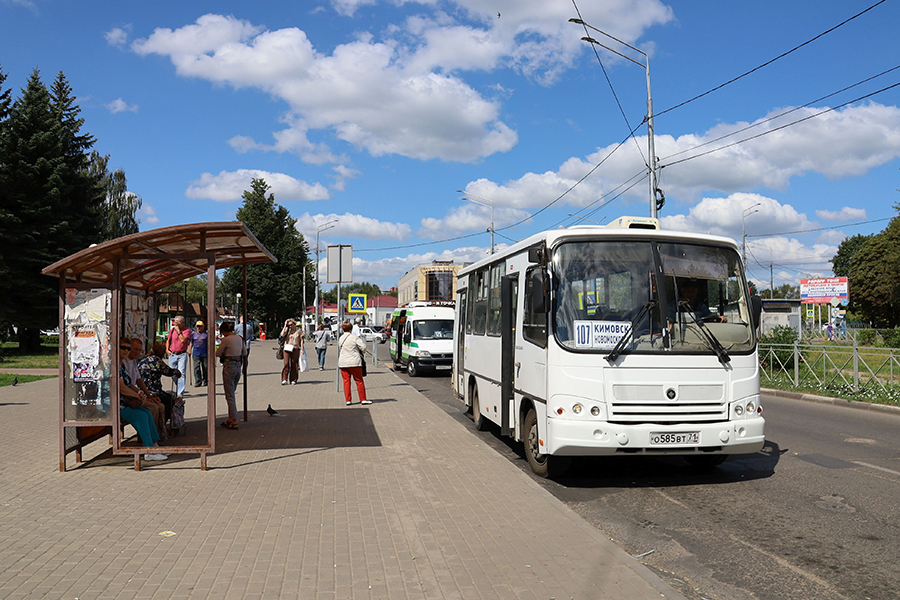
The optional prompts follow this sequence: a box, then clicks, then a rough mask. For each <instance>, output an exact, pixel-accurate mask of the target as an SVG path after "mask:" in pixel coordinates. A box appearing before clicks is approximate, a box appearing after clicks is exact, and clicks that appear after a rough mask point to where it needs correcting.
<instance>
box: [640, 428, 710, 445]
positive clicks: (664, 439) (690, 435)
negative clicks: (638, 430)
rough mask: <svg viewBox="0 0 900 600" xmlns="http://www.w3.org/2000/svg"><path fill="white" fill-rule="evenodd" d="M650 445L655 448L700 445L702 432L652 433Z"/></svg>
mask: <svg viewBox="0 0 900 600" xmlns="http://www.w3.org/2000/svg"><path fill="white" fill-rule="evenodd" d="M650 443H651V444H652V445H654V446H677V445H680V444H699V443H700V432H699V431H688V432H682V433H651V434H650Z"/></svg>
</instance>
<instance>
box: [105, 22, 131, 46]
mask: <svg viewBox="0 0 900 600" xmlns="http://www.w3.org/2000/svg"><path fill="white" fill-rule="evenodd" d="M130 35H131V25H130V24H129V25H126V26H125V27H113V28H112V29H110V30H109V31H107V32H106V33H104V34H103V37H104V38H106V43H107V44H109V45H110V46H124V45H125V44H127V43H128V37H129V36H130Z"/></svg>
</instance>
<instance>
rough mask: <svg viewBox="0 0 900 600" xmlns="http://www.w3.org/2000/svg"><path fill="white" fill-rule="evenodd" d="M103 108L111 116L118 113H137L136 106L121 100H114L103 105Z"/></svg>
mask: <svg viewBox="0 0 900 600" xmlns="http://www.w3.org/2000/svg"><path fill="white" fill-rule="evenodd" d="M104 106H105V107H106V108H107V110H109V112H111V113H112V114H116V113H120V112H133V113H136V112H137V111H138V105H137V104H128V103H127V102H125V101H124V100H122V99H121V98H116V99H115V100H113V101H112V102H110V103H109V104H104Z"/></svg>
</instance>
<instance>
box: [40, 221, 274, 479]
mask: <svg viewBox="0 0 900 600" xmlns="http://www.w3.org/2000/svg"><path fill="white" fill-rule="evenodd" d="M266 262H277V259H276V258H275V257H274V256H273V255H272V254H271V253H270V252H269V251H268V250H267V249H266V248H265V247H264V246H263V245H262V244H261V243H260V242H259V240H257V239H256V237H255V236H254V235H253V234H252V233H251V232H250V230H249V229H248V228H247V226H246V225H244V224H243V223H241V222H238V221H233V222H219V223H191V224H187V225H176V226H173V227H164V228H161V229H153V230H150V231H142V232H140V233H135V234H132V235H128V236H124V237H120V238H117V239H115V240H110V241H108V242H104V243H102V244H97V245H93V246H91V247H90V248H86V249H84V250H82V251H80V252H77V253H75V254H72V255H71V256H68V257H66V258H64V259H62V260H60V261H58V262H56V263H54V264H52V265H50V266H48V267H46V268H45V269H43V271H42V273H43V274H44V275H48V276H51V277H58V279H59V333H60V337H59V348H60V352H59V470H60V471H65V470H66V456H67V455H68V454H69V453H70V452H76V460H77V461H79V462H80V461H81V449H82V448H83V447H84V446H85V445H86V444H88V443H91V442H92V441H95V440H97V439H100V438H102V437H104V436H106V435H110V436H111V437H112V452H113V454H114V455H126V456H127V455H129V454H132V455H134V465H135V470H140V459H141V455H142V454H147V453H154V452H158V451H159V449H158V448H157V449H151V448H146V447H143V446H141V445H140V444H138V445H137V446H134V445H124V444H123V442H124V440H123V436H122V425H121V419H120V416H119V398H120V396H119V364H120V357H119V340H120V339H126V338H131V337H137V338H141V339H143V340H145V346H146V347H147V348H148V349H149V348H150V346H151V344H152V342H153V341H154V337H155V331H156V327H155V321H156V303H155V293H156V292H158V291H159V290H161V289H163V288H164V287H166V286H168V285H171V284H173V283H177V282H179V281H182V280H184V279H187V278H189V277H194V276H197V275H201V274H203V273H206V275H207V303H206V305H207V313H208V314H207V315H206V319H207V323H209V324H211V325H212V324H214V323H215V316H216V315H215V293H216V290H215V282H216V270H217V269H225V268H228V267H235V266H244V288H245V289H244V297H246V295H247V294H246V285H247V283H246V265H248V264H255V263H266ZM208 331H209V335H210V343H209V345H208V348H209V351H208V352H207V359H206V360H207V371H208V382H209V385H208V387H207V390H206V401H207V411H206V415H207V416H206V429H207V442H206V444H201V445H194V446H177V445H167V446H165V448H164V449H165V452H166V453H167V454H199V455H200V467H201V469H203V470H206V456H207V454H211V453H214V452H215V451H216V428H215V419H216V385H215V384H216V369H215V352H214V351H213V350H214V349H215V345H214V343H213V342H214V337H215V329H214V327H213V328H211V329H209V330H208ZM146 342H149V343H146ZM183 375H184V376H186V375H187V374H186V373H185V374H183ZM244 382H245V383H244V386H245V394H246V377H245V378H244ZM245 402H246V399H245Z"/></svg>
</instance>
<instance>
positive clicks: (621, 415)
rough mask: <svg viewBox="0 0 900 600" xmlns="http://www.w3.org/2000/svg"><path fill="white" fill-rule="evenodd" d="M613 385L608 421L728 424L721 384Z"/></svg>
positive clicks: (723, 390) (723, 389)
mask: <svg viewBox="0 0 900 600" xmlns="http://www.w3.org/2000/svg"><path fill="white" fill-rule="evenodd" d="M670 387H673V386H662V385H613V386H612V395H613V398H612V402H610V403H609V411H610V414H609V420H610V421H612V422H615V423H660V424H664V423H709V422H714V421H725V420H727V418H728V414H727V411H728V408H727V405H726V402H725V397H724V392H725V388H724V386H721V385H679V386H674V389H675V390H676V391H677V396H676V398H675V399H674V400H669V399H668V398H667V397H666V390H667V389H669V388H670Z"/></svg>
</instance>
